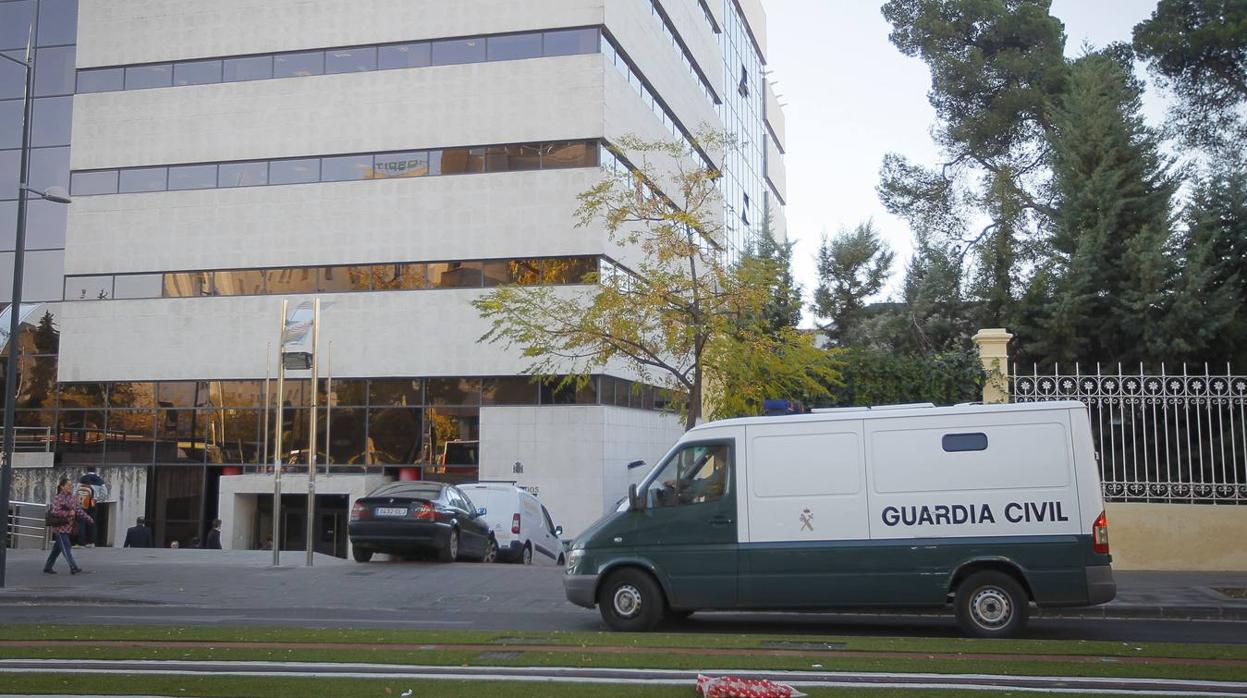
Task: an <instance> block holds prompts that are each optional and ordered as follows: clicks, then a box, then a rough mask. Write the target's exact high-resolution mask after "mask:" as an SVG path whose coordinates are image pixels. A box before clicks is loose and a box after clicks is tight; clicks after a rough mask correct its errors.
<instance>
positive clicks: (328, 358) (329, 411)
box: [325, 339, 333, 475]
mask: <svg viewBox="0 0 1247 698" xmlns="http://www.w3.org/2000/svg"><path fill="white" fill-rule="evenodd" d="M332 433H333V340H332V339H331V340H329V348H328V349H326V350H325V474H326V475H328V474H329V466H330V465H332V464H333V458H332V456H330V453H331V452H332V451H333V440H332V439H330V438H329V437H330V435H331V434H332Z"/></svg>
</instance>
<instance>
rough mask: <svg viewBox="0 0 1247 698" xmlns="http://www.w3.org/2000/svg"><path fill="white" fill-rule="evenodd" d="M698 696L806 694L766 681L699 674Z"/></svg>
mask: <svg viewBox="0 0 1247 698" xmlns="http://www.w3.org/2000/svg"><path fill="white" fill-rule="evenodd" d="M697 695H699V696H705V698H795V697H796V696H804V695H805V694H804V693H801V692H800V691H798V690H796V689H795V688H793V687H792V686H789V685H788V684H786V683H777V682H775V681H767V680H766V679H742V678H740V677H738V676H718V677H714V676H704V675H702V674H698V675H697Z"/></svg>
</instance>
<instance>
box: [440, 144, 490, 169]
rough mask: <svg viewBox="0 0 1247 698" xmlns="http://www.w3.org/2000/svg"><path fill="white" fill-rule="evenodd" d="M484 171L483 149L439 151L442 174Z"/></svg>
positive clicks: (447, 149)
mask: <svg viewBox="0 0 1247 698" xmlns="http://www.w3.org/2000/svg"><path fill="white" fill-rule="evenodd" d="M484 171H485V149H484V148H446V149H444V150H442V151H441V173H442V174H471V173H478V172H484Z"/></svg>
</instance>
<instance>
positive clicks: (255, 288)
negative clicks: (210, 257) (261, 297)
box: [212, 269, 265, 296]
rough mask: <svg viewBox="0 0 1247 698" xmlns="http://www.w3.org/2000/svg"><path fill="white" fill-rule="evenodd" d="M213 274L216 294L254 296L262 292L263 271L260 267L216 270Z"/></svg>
mask: <svg viewBox="0 0 1247 698" xmlns="http://www.w3.org/2000/svg"><path fill="white" fill-rule="evenodd" d="M212 276H213V283H214V284H215V286H214V287H213V289H214V292H215V294H216V295H218V296H254V295H258V294H261V293H264V276H265V273H264V271H263V270H260V269H250V270H241V271H218V272H216V273H215V274H213V275H212Z"/></svg>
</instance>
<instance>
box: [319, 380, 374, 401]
mask: <svg viewBox="0 0 1247 698" xmlns="http://www.w3.org/2000/svg"><path fill="white" fill-rule="evenodd" d="M329 382H330V381H327V380H326V379H324V378H321V379H320V396H321V400H322V403H321V404H328V402H331V403H332V404H333V406H334V407H337V406H338V405H366V404H368V381H367V380H365V379H363V378H335V379H333V381H332V382H333V400H332V401H326V400H325V391H326V390H328V386H329Z"/></svg>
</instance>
